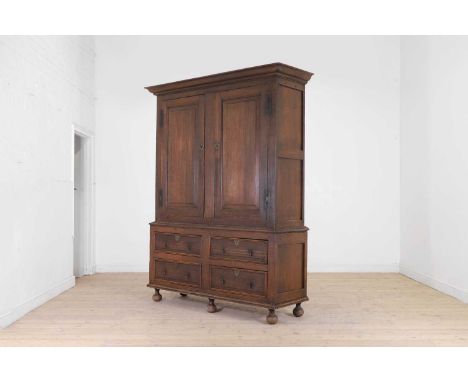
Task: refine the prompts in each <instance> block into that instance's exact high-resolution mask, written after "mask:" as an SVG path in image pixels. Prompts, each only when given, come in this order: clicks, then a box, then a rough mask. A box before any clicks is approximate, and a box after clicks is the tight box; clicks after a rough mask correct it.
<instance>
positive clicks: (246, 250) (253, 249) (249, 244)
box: [210, 237, 268, 264]
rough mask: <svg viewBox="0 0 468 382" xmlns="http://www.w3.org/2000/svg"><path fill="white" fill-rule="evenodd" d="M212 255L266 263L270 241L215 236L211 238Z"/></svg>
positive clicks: (219, 257)
mask: <svg viewBox="0 0 468 382" xmlns="http://www.w3.org/2000/svg"><path fill="white" fill-rule="evenodd" d="M210 256H211V257H213V258H218V259H228V260H229V259H230V260H241V261H252V262H256V263H263V264H266V263H267V258H268V241H266V240H253V239H237V238H226V237H213V238H212V239H211V246H210Z"/></svg>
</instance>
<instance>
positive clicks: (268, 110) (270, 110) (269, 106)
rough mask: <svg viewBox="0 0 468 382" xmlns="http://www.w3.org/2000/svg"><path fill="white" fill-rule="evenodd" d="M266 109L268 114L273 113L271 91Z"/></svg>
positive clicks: (267, 98)
mask: <svg viewBox="0 0 468 382" xmlns="http://www.w3.org/2000/svg"><path fill="white" fill-rule="evenodd" d="M265 111H266V113H267V114H268V115H271V113H272V112H273V100H272V97H271V94H270V93H268V94H267V96H266V106H265Z"/></svg>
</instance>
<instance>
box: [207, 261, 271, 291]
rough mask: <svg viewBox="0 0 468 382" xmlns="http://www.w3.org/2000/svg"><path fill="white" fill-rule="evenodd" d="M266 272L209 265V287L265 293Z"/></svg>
mask: <svg viewBox="0 0 468 382" xmlns="http://www.w3.org/2000/svg"><path fill="white" fill-rule="evenodd" d="M265 284H266V272H260V271H247V270H244V269H238V268H227V267H211V288H213V289H222V290H225V291H235V292H243V293H250V294H257V295H262V296H264V295H265V291H266V285H265Z"/></svg>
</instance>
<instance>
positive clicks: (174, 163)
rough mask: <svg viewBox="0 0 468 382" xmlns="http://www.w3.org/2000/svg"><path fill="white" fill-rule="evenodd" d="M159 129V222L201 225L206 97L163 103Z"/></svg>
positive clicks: (186, 98)
mask: <svg viewBox="0 0 468 382" xmlns="http://www.w3.org/2000/svg"><path fill="white" fill-rule="evenodd" d="M160 110H161V112H162V114H160V115H161V117H162V120H161V121H160V125H159V128H158V143H159V145H160V146H159V152H160V158H159V162H160V163H159V166H158V169H159V175H158V200H157V205H158V210H159V213H158V218H160V219H162V220H167V221H171V220H173V221H179V222H199V221H202V218H203V205H204V105H203V97H202V96H195V97H185V98H180V99H175V100H169V101H162V102H161V104H160Z"/></svg>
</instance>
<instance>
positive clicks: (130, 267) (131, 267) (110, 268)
mask: <svg viewBox="0 0 468 382" xmlns="http://www.w3.org/2000/svg"><path fill="white" fill-rule="evenodd" d="M148 270H149V265H148V264H97V265H96V272H97V273H126V272H148Z"/></svg>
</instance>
